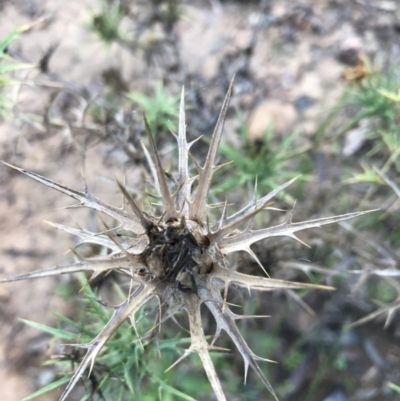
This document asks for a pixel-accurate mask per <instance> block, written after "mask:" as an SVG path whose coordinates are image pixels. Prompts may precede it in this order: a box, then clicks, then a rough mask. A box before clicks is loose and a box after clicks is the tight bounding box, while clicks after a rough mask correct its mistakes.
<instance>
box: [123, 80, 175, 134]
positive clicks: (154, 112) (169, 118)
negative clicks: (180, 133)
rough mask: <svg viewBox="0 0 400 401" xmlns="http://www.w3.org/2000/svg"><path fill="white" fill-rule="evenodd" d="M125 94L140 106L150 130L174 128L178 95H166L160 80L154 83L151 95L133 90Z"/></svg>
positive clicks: (156, 131)
mask: <svg viewBox="0 0 400 401" xmlns="http://www.w3.org/2000/svg"><path fill="white" fill-rule="evenodd" d="M127 96H128V99H130V100H131V101H133V102H134V103H136V104H138V105H139V106H140V107H142V109H143V110H144V113H145V114H146V118H147V121H148V122H149V125H150V129H151V130H152V132H155V133H158V132H160V131H164V130H165V129H167V130H169V131H175V130H176V122H175V116H176V115H177V113H178V109H179V96H168V95H167V94H166V92H165V89H164V86H163V84H162V82H158V83H157V84H156V86H155V89H154V95H153V96H147V95H145V94H143V93H141V92H135V91H133V92H131V93H129V94H128V95H127Z"/></svg>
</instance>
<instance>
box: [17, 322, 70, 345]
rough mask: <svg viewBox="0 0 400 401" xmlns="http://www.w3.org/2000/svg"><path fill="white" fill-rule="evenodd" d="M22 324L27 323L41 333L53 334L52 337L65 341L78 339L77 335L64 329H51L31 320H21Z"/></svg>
mask: <svg viewBox="0 0 400 401" xmlns="http://www.w3.org/2000/svg"><path fill="white" fill-rule="evenodd" d="M20 320H21V321H22V322H24V323H26V324H27V325H28V326H31V327H34V328H35V329H38V330H40V331H43V332H45V333H48V334H51V335H52V336H54V337H56V338H61V339H63V340H69V341H73V340H74V339H75V337H76V335H75V334H73V333H69V332H68V331H65V330H63V329H56V328H54V327H49V326H46V325H44V324H40V323H37V322H32V321H30V320H25V319H20Z"/></svg>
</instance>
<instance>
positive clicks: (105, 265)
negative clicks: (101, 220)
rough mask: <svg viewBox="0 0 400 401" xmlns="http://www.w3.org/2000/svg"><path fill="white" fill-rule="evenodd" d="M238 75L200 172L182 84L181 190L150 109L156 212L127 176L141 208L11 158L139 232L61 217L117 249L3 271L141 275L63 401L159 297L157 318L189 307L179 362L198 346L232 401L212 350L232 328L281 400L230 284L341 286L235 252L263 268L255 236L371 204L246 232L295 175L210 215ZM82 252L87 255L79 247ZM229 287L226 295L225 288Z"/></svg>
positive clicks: (215, 383) (218, 389)
mask: <svg viewBox="0 0 400 401" xmlns="http://www.w3.org/2000/svg"><path fill="white" fill-rule="evenodd" d="M232 84H233V83H231V85H230V87H229V90H228V93H227V95H226V97H225V100H224V103H223V105H222V110H221V113H220V116H219V119H218V122H217V124H216V127H215V130H214V133H213V135H212V138H211V143H210V147H209V150H208V154H207V158H206V161H205V164H204V166H203V167H201V166H200V165H199V164H198V163H197V162H196V161H195V160H194V163H195V165H196V168H197V170H198V175H197V176H195V177H190V176H189V169H188V159H189V149H190V146H191V144H192V143H187V140H186V124H185V112H184V94H183V91H182V97H181V103H180V112H179V130H178V135H177V136H176V140H177V144H178V151H179V165H178V175H177V178H176V180H175V181H176V190H175V192H174V193H171V191H170V188H169V185H168V183H167V179H166V174H165V172H164V170H163V168H162V165H161V161H160V157H159V154H158V152H157V148H156V145H155V142H154V139H153V136H152V133H151V131H150V127H149V125H148V123H147V120H146V118H144V122H145V129H146V133H147V135H148V139H149V143H150V152H149V153H148V152H147V151H146V153H147V154H148V157H149V160H151V168H152V173H153V180H154V185H155V187H156V189H157V191H158V193H159V195H160V196H159V199H160V201H161V204H162V205H161V206H162V208H161V209H162V212H157V211H158V210H159V208H157V209H156V211H154V210H153V209H152V211H151V212H144V211H142V210H141V208H140V207H139V205H138V204H137V203H136V202H135V200H134V199H133V198H132V197H131V196H130V194H129V193H128V191H127V190H126V188H125V187H124V186H123V185H122V184H121V183H119V182H117V183H118V186H119V188H120V189H121V191H122V193H123V195H124V197H125V198H126V200H127V203H128V204H129V206H130V209H131V210H127V208H126V207H123V208H116V207H112V206H110V205H107V204H105V203H103V202H101V201H100V200H99V199H97V198H96V197H95V196H94V195H93V194H92V193H91V192H89V190H88V188H87V186H86V185H85V189H84V191H83V192H78V191H75V190H73V189H69V188H67V187H65V186H63V185H60V184H57V183H55V182H53V181H50V180H48V179H47V178H44V177H42V176H40V175H38V174H35V173H33V172H29V171H26V170H24V169H22V168H18V167H15V166H11V165H9V164H7V163H5V164H7V165H8V166H10V167H12V168H14V169H16V170H18V171H20V172H21V173H23V174H25V175H27V176H29V177H31V178H33V179H35V180H37V181H39V182H41V183H42V184H45V185H47V186H49V187H51V188H53V189H55V190H57V191H60V192H62V193H64V194H66V195H68V196H70V197H72V198H74V199H75V200H77V201H78V204H76V205H75V206H76V207H88V208H91V209H94V210H96V211H99V212H102V213H104V214H106V215H108V216H111V217H112V218H114V219H115V220H117V221H118V222H119V223H120V228H121V229H123V230H125V232H126V231H130V232H132V233H133V234H134V236H133V237H126V236H123V235H122V236H118V237H113V236H111V235H110V234H109V233H108V234H105V233H98V234H94V233H91V232H89V231H87V230H84V229H73V228H69V227H64V226H61V225H54V226H56V227H57V228H61V229H63V230H65V231H67V232H69V233H72V234H74V235H77V236H79V237H80V238H81V240H82V242H86V243H93V244H98V245H101V246H104V247H106V248H108V249H109V250H110V253H109V255H108V256H106V257H102V258H100V257H98V258H92V259H82V258H80V260H79V261H78V262H77V263H74V264H70V265H66V266H61V267H55V268H51V269H47V270H39V271H35V272H32V273H27V274H22V275H18V276H14V277H11V278H7V279H2V280H0V281H1V282H7V281H17V280H25V279H33V278H39V277H46V276H52V275H58V274H65V273H76V272H82V271H88V272H92V278H93V277H96V276H97V275H99V274H101V273H105V272H110V271H114V272H117V273H120V274H122V275H125V276H127V277H129V278H130V280H131V281H132V283H133V285H132V291H131V292H130V294H129V296H128V297H127V299H126V300H125V301H124V302H123V303H122V304H121V305H119V306H118V307H117V308H116V309H115V311H114V313H113V316H112V317H111V319H110V320H109V322H108V323H107V324H106V325H105V326H104V328H103V329H102V330H101V331H100V333H99V334H98V335H97V337H96V338H94V339H93V340H92V341H91V342H90V343H88V344H86V345H80V346H81V347H82V346H83V347H84V348H86V349H87V352H86V355H85V357H84V358H83V360H82V361H81V363H80V365H79V367H78V368H77V370H76V371H75V373H74V375H73V376H72V378H71V380H70V382H69V384H68V385H67V387H66V388H65V391H64V392H63V394H62V395H61V398H60V401H65V400H66V398H67V396H68V394H69V393H70V392H71V390H72V389H73V387H74V386H75V385H76V383H77V382H78V380H79V379H80V377H81V376H82V375H83V374H84V372H85V370H86V369H87V368H89V374H90V371H91V370H92V368H93V365H94V363H95V359H96V356H97V355H98V354H99V352H100V350H101V349H102V347H103V346H104V344H105V343H106V342H107V340H108V339H109V338H110V337H111V336H112V335H113V333H114V332H115V331H116V330H117V329H118V327H119V326H120V325H121V324H122V323H123V322H124V321H125V320H126V319H130V320H131V322H132V325H133V326H134V328H135V327H136V324H135V314H136V312H137V311H138V310H139V309H140V308H141V307H142V306H143V305H144V304H146V303H147V302H148V301H150V300H151V299H153V298H157V299H158V302H159V305H160V307H159V316H158V317H157V322H156V324H155V327H158V325H159V324H161V323H163V322H164V321H166V320H167V319H169V318H170V317H173V316H174V315H175V314H176V313H177V312H179V311H181V310H185V311H186V313H187V315H188V318H189V325H190V334H191V345H190V347H189V349H187V350H186V351H185V352H184V354H183V355H182V357H180V358H179V359H178V361H176V362H175V363H174V365H175V364H176V363H178V362H179V361H181V360H182V359H184V358H185V357H186V356H187V355H189V354H190V353H192V352H196V353H198V354H199V356H200V359H201V361H202V363H203V366H204V369H205V372H206V374H207V376H208V379H209V381H210V383H211V386H212V388H213V390H214V393H215V396H216V398H217V399H218V401H223V400H226V397H225V395H224V392H223V390H222V386H221V383H220V381H219V379H218V376H217V372H216V370H215V367H214V364H213V362H212V359H211V357H210V351H213V350H216V351H217V350H221V349H220V348H219V347H216V346H215V345H214V344H215V341H216V340H217V338H218V337H219V335H220V334H221V331H222V330H224V331H225V332H226V333H227V334H228V335H229V336H230V337H231V339H232V340H233V342H234V343H235V345H236V347H237V349H238V351H239V352H240V354H241V355H242V357H243V360H244V365H245V376H247V372H248V368H249V366H250V367H251V368H252V369H253V370H254V371H255V372H256V373H257V375H258V376H259V378H260V379H261V381H262V382H263V383H264V385H265V387H266V388H267V389H268V390H269V392H270V393H271V394H272V396H273V398H274V399H275V400H277V399H278V398H277V396H276V394H275V392H274V390H273V388H272V386H271V385H270V383H269V381H268V380H267V379H266V377H265V376H264V374H263V373H262V371H261V369H260V368H259V366H258V363H257V362H258V361H261V360H264V361H268V360H267V359H264V358H261V357H259V356H256V355H255V354H254V353H253V352H252V351H251V350H250V348H249V346H248V345H247V343H246V341H245V340H244V339H243V337H242V336H241V334H240V332H239V330H238V329H237V327H236V323H235V321H236V320H239V319H243V318H249V317H252V316H241V315H236V314H235V313H233V312H232V311H231V310H230V309H229V307H228V305H227V304H226V294H227V291H228V288H229V286H230V285H231V284H235V285H236V286H239V287H244V288H247V289H248V290H251V289H253V290H256V291H272V290H275V289H300V288H308V289H331V287H325V286H322V285H314V284H304V283H297V282H291V281H285V280H276V279H272V278H269V277H256V276H251V275H246V274H242V273H239V272H237V271H235V269H233V268H230V267H229V266H228V263H227V260H226V257H227V255H229V254H230V253H233V252H237V251H246V252H248V253H249V254H250V255H251V256H252V257H253V258H254V259H255V260H256V261H257V263H258V264H259V265H260V266H261V268H263V267H262V265H261V263H260V261H259V260H258V259H257V257H256V255H255V254H254V253H253V251H252V250H251V245H252V244H254V243H255V242H258V241H261V240H263V239H266V238H270V237H277V236H288V237H291V238H293V239H296V240H299V239H298V238H297V237H296V236H295V232H297V231H300V230H304V229H307V228H313V227H320V226H322V225H325V224H332V223H336V222H339V221H343V220H347V219H351V218H353V217H357V216H361V215H363V214H365V213H368V212H355V213H348V214H344V215H339V216H333V217H324V218H319V219H315V220H309V221H304V222H300V223H292V220H291V215H290V216H289V218H288V219H287V221H286V222H284V223H283V224H280V225H277V226H274V227H270V228H264V229H259V230H252V229H251V228H250V224H249V225H248V227H247V228H246V229H244V230H243V231H240V230H239V227H241V226H242V225H243V224H244V223H246V222H247V223H249V222H251V220H252V218H253V217H254V216H255V215H256V214H257V213H258V212H260V211H261V210H263V209H265V207H266V205H267V203H268V202H269V201H270V200H271V199H272V198H273V197H274V196H276V195H277V194H278V193H280V192H281V191H283V190H284V189H285V188H286V187H288V186H289V185H290V184H291V183H292V182H293V181H294V180H295V179H292V180H290V181H288V182H286V183H285V184H283V185H281V186H280V187H278V188H276V189H275V190H274V191H272V192H271V193H269V194H268V195H266V196H264V197H263V198H261V199H259V200H257V199H256V198H255V197H254V198H253V200H252V201H251V202H250V203H249V204H248V205H247V206H246V207H244V208H243V209H241V210H240V211H238V212H237V213H235V214H233V215H231V216H228V217H227V216H226V213H225V208H224V210H223V212H222V215H221V217H220V219H219V221H217V222H214V223H209V221H208V218H207V209H208V206H209V205H208V204H207V198H208V194H209V191H210V185H211V179H212V176H213V173H214V172H215V171H216V170H217V169H218V168H220V167H221V166H215V165H214V163H215V159H216V155H217V150H218V145H219V142H220V139H221V136H222V131H223V126H224V120H225V116H226V112H227V109H228V104H229V100H230V97H231V92H232ZM196 181H197V187H196V188H195V190H194V191H192V185H193V183H194V182H196ZM300 242H301V241H300ZM77 257H79V256H78V255H77ZM222 292H223V295H224V296H222V295H221V293H222ZM202 304H205V305H206V307H207V308H208V309H209V310H210V312H211V314H212V315H213V316H214V318H215V321H216V325H217V329H216V333H215V336H214V339H213V341H212V342H211V343H208V341H207V339H206V337H205V335H204V331H203V326H202V319H201V313H200V306H201V305H202ZM174 365H173V366H174ZM171 368H172V366H171Z"/></svg>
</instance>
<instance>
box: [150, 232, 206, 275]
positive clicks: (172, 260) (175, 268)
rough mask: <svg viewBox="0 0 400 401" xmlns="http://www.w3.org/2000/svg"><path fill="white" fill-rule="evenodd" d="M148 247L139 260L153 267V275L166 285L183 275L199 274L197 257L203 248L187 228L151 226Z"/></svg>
mask: <svg viewBox="0 0 400 401" xmlns="http://www.w3.org/2000/svg"><path fill="white" fill-rule="evenodd" d="M148 236H149V245H148V246H147V248H146V249H145V250H144V251H143V253H142V257H143V259H144V260H146V262H147V263H148V264H150V265H152V266H154V267H156V269H155V270H156V271H154V273H155V274H156V275H157V276H158V277H159V278H161V279H162V280H164V281H166V282H171V283H172V282H176V281H182V278H183V277H185V276H186V274H185V273H189V274H190V275H193V274H194V273H198V272H199V268H198V267H199V263H198V260H197V259H198V256H200V255H201V254H202V253H203V247H202V246H201V245H200V244H199V243H198V242H197V240H196V238H195V236H194V235H193V234H192V233H191V232H190V231H189V229H188V228H187V227H182V226H177V225H170V226H167V227H160V226H154V227H153V228H152V229H151V230H150V232H149V234H148Z"/></svg>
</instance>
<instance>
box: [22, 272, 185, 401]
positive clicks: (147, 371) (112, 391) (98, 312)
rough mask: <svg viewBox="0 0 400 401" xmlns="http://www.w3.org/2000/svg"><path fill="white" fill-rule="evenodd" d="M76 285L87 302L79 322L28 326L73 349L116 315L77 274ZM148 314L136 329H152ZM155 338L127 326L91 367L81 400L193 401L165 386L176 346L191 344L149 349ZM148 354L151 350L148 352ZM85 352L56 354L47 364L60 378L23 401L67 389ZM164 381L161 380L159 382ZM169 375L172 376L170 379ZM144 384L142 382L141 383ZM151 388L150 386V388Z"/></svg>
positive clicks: (62, 320) (140, 318)
mask: <svg viewBox="0 0 400 401" xmlns="http://www.w3.org/2000/svg"><path fill="white" fill-rule="evenodd" d="M78 280H79V283H80V285H81V286H83V288H84V289H83V295H84V297H83V298H81V299H80V302H79V303H80V305H79V311H80V315H81V319H80V320H81V321H80V322H78V323H77V322H74V321H72V320H70V319H69V318H67V317H65V316H63V315H60V314H57V313H55V315H56V316H57V318H58V320H59V322H60V325H59V327H58V328H53V327H48V326H44V325H42V324H39V323H35V322H31V321H25V323H26V324H28V325H30V326H32V327H34V328H36V329H38V330H41V331H43V332H46V333H48V334H50V335H51V336H52V337H53V339H54V340H56V341H57V340H58V341H63V342H68V343H72V344H83V345H84V344H85V342H89V341H90V340H91V339H92V338H93V337H94V336H96V333H97V332H99V331H100V330H101V328H102V327H103V326H104V325H105V324H106V323H107V321H108V320H109V319H110V318H111V315H112V310H111V308H110V307H107V306H106V305H104V304H103V303H102V302H101V301H99V300H97V294H96V293H95V291H94V290H93V289H92V288H91V287H90V286H89V285H88V283H87V281H86V278H85V276H84V275H83V274H79V275H78ZM114 288H115V290H116V292H117V294H118V295H119V297H120V298H121V300H123V299H125V298H126V294H125V293H124V292H123V290H122V289H121V288H120V287H119V286H118V285H117V284H116V283H114ZM146 313H148V311H147V310H146V309H145V308H142V310H140V311H138V315H137V325H136V330H138V331H140V332H146V331H147V330H149V329H151V325H150V327H149V320H148V319H146ZM151 341H152V339H151V338H149V339H147V340H143V342H141V341H140V339H139V338H138V337H137V336H136V335H135V331H133V330H129V329H128V324H127V323H124V324H122V325H121V326H120V327H119V328H118V329H117V330H116V331H115V333H114V334H113V336H112V337H111V338H110V341H109V342H108V345H107V346H106V347H104V348H103V350H102V352H101V354H99V356H98V358H97V363H96V365H94V366H92V367H91V373H90V376H89V378H88V379H87V380H86V381H85V387H86V388H87V393H86V395H84V396H82V398H81V401H85V400H87V399H88V396H89V398H90V399H93V400H94V399H98V400H103V399H107V400H108V399H110V400H116V401H123V400H130V399H132V398H135V399H149V400H150V399H156V398H157V396H159V399H162V400H169V399H171V400H172V399H178V398H181V399H184V400H193V398H192V397H190V396H188V395H186V394H184V393H182V392H181V391H179V390H176V389H175V388H174V387H172V386H171V385H169V384H168V383H167V378H168V377H167V375H165V374H164V371H165V370H166V369H167V368H168V363H169V364H170V363H172V361H173V358H174V357H176V355H177V352H178V347H179V346H181V345H184V344H187V343H190V338H189V339H180V338H172V339H168V340H158V341H157V348H156V347H150V348H147V345H148V344H149V342H151ZM145 347H146V349H148V350H149V351H150V352H149V351H145ZM84 354H85V351H84V348H79V345H78V348H76V350H75V351H72V352H65V353H63V354H61V355H54V356H53V357H52V359H51V360H50V361H48V362H47V363H46V365H51V366H55V368H56V371H57V372H58V376H59V379H57V380H56V381H55V382H52V383H50V384H49V385H47V386H45V387H43V388H42V389H40V390H38V391H36V392H35V393H33V394H31V395H30V396H29V397H27V398H25V400H26V401H27V400H31V399H34V398H37V397H40V396H41V395H43V394H45V393H47V392H49V391H51V390H54V389H56V388H58V387H60V386H62V385H65V384H67V383H68V382H69V381H70V380H71V377H72V375H73V370H71V368H72V369H73V368H74V366H75V365H76V364H79V363H80V362H81V361H82V358H83V357H84ZM162 376H163V378H161V377H162ZM169 376H171V374H170V375H169ZM144 381H145V382H146V383H143V382H144ZM149 383H150V384H149Z"/></svg>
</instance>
